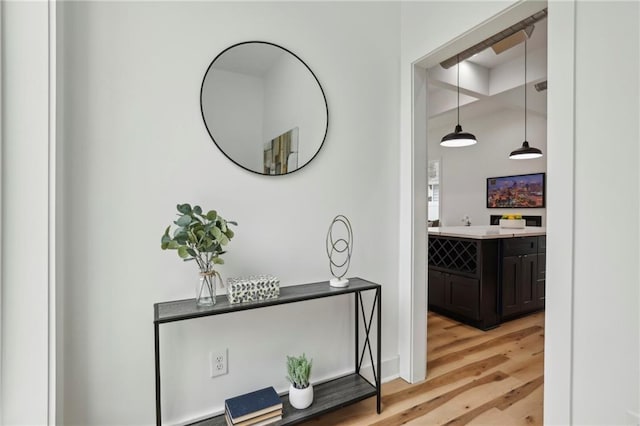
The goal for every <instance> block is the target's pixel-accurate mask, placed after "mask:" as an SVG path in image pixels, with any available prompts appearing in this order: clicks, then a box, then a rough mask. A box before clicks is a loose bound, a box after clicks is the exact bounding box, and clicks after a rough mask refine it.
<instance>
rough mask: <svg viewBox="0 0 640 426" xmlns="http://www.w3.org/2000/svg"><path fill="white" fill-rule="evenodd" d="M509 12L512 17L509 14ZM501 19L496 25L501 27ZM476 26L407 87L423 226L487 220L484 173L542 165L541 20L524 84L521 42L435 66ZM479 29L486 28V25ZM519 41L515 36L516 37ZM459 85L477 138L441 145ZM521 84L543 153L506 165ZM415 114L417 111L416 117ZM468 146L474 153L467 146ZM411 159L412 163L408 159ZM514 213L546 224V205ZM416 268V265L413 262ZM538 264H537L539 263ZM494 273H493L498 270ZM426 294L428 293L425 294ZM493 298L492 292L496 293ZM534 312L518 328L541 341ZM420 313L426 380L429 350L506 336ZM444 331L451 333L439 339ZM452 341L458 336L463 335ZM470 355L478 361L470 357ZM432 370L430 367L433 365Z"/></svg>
mask: <svg viewBox="0 0 640 426" xmlns="http://www.w3.org/2000/svg"><path fill="white" fill-rule="evenodd" d="M533 7H535V6H534V5H532V4H528V5H527V8H528V9H527V10H525V9H526V8H523V9H521V10H520V11H518V12H517V13H516V12H514V10H515V9H516V8H517V7H514V8H512V10H511V12H514V13H513V15H512V16H511V17H510V18H511V19H512V21H511V22H506V21H505V19H506V18H505V16H506V15H507V14H506V13H505V14H503V15H501V16H499V17H496V18H495V19H493V20H492V21H490V22H487V23H486V24H484V26H491V27H493V28H495V30H496V32H498V31H501V30H503V29H504V28H508V27H509V26H512V25H513V24H516V23H517V22H520V21H521V20H523V19H524V18H526V17H527V16H530V15H531V14H532V13H536V12H539V11H540V10H542V9H543V8H544V7H546V5H541V4H540V3H538V6H537V7H539V9H538V10H533V9H532V8H533ZM518 15H520V16H518ZM516 17H517V19H515V18H516ZM505 22H506V25H505ZM500 25H502V26H501V27H500ZM477 30H478V29H477V28H476V29H475V30H473V31H470V32H469V33H467V34H464V36H461V37H460V38H458V39H456V40H454V41H452V42H450V43H449V44H447V45H445V46H443V47H441V48H440V49H438V50H436V51H434V52H432V53H430V54H429V55H427V56H425V57H424V58H423V59H421V60H419V61H417V62H415V63H414V90H415V87H416V86H420V84H416V83H417V82H418V83H421V84H422V85H423V86H424V89H423V92H422V93H415V92H414V133H415V134H414V149H416V150H417V148H416V144H417V143H418V142H416V141H420V140H425V139H426V140H427V141H428V142H427V143H428V147H427V148H426V151H427V153H426V156H425V157H427V161H428V172H427V173H424V174H425V175H426V178H427V179H426V180H427V182H425V183H424V186H425V188H424V189H425V192H427V191H428V194H427V197H426V198H428V197H431V198H428V199H429V200H430V201H431V204H429V205H428V206H425V208H424V211H425V213H427V214H428V216H427V217H426V218H425V219H427V220H428V221H429V222H428V225H433V224H434V221H435V220H437V221H438V222H436V223H437V224H439V225H440V226H464V225H467V224H469V222H470V224H471V225H472V226H485V227H488V226H489V225H490V217H491V214H492V213H493V214H494V215H495V213H503V210H493V209H492V210H490V209H488V208H487V204H486V196H487V195H486V182H487V178H489V177H491V176H506V175H515V174H526V172H530V173H534V172H542V173H545V172H546V128H547V125H546V91H544V90H543V91H536V89H535V87H534V85H535V84H537V83H541V82H543V81H546V19H543V20H541V21H540V22H537V23H536V28H535V30H534V31H533V33H530V34H527V43H530V44H529V46H528V48H529V52H528V55H529V56H528V60H529V65H528V72H529V75H528V76H527V78H526V83H525V81H524V76H523V72H524V69H523V57H524V52H523V50H524V49H523V44H522V43H514V45H513V46H511V48H508V49H505V50H504V51H503V52H501V53H500V54H495V53H493V54H492V55H489V54H484V57H483V54H482V53H481V52H477V53H478V55H477V56H476V57H469V58H468V59H466V60H465V61H461V62H462V63H460V64H459V65H458V63H457V62H455V65H454V66H453V67H451V66H450V67H449V69H448V70H447V69H445V68H444V67H442V66H441V65H440V64H441V63H442V62H444V61H446V60H447V59H450V58H452V57H455V56H456V54H458V53H460V52H462V51H464V50H465V49H468V48H469V47H470V46H472V45H473V44H474V43H477V42H479V41H482V40H484V38H485V37H482V36H480V37H482V38H481V39H476V40H472V41H470V40H471V39H472V38H473V35H474V33H475V32H477ZM484 31H485V32H486V28H485V29H484ZM481 33H482V31H481V32H480V34H481ZM533 34H536V37H535V39H533ZM523 41H524V40H521V42H523ZM539 43H540V44H539ZM489 47H490V46H489ZM500 55H503V56H500ZM457 66H460V73H461V76H460V83H459V84H460V85H459V86H457V84H456V71H457V70H456V67H457ZM534 70H535V71H534ZM465 79H466V80H465ZM492 79H493V80H492ZM458 87H460V95H461V96H460V106H461V112H460V121H461V122H462V123H461V124H462V125H463V127H464V129H465V131H466V132H470V133H474V134H475V135H476V137H477V138H478V144H477V145H475V146H472V147H470V148H440V147H439V142H440V138H441V137H442V136H444V135H445V134H447V133H450V132H451V131H452V130H453V128H454V126H455V124H457V123H456V118H455V114H456V112H457V111H456V104H457V102H456V97H455V94H454V91H455V90H456V89H457V88H458ZM524 90H528V92H527V96H528V97H529V99H528V102H527V108H526V110H527V114H528V117H527V118H528V121H529V123H528V125H529V128H528V134H529V135H530V136H529V138H530V139H531V140H532V141H533V140H535V142H532V145H534V146H537V147H539V148H541V149H542V151H543V152H544V153H545V156H544V157H543V160H542V161H538V162H537V163H535V162H529V163H528V164H527V162H520V164H518V165H512V164H509V162H512V163H513V162H515V161H514V160H509V159H508V156H509V153H510V152H511V151H512V150H514V149H516V148H518V147H519V145H520V144H521V143H522V141H523V135H524V119H525V117H524V111H525V106H524V99H523V98H524V94H523V93H524V92H523V91H524ZM531 91H535V92H536V93H535V95H532V92H531ZM420 102H424V103H425V104H426V105H425V106H424V107H422V106H419V105H417V104H419V103H420ZM416 111H417V113H416ZM420 113H424V114H423V115H422V117H421V116H420ZM420 119H422V120H424V121H426V120H427V119H428V123H417V120H420ZM476 129H478V130H476ZM416 130H417V132H416ZM421 132H423V133H424V138H422V136H423V134H422V133H421ZM472 150H473V151H474V152H471V151H472ZM414 153H415V151H414ZM414 155H415V154H414ZM414 164H417V162H416V161H415V159H414ZM436 164H437V165H436ZM424 167H427V165H424ZM436 167H437V170H438V176H437V179H436V178H435V177H434V176H431V175H432V174H433V173H432V172H433V171H434V169H436ZM414 177H415V176H414ZM435 190H437V192H436V191H435ZM436 196H437V197H436ZM434 202H437V203H438V205H437V206H436V205H434ZM510 211H513V210H510ZM434 213H437V216H438V217H437V218H436V217H431V216H432V214H434ZM505 213H506V212H505ZM519 213H523V214H527V215H531V214H535V215H540V216H541V217H542V222H543V225H546V210H545V209H540V210H539V211H536V212H535V213H532V212H531V211H519ZM427 239H428V238H427ZM423 249H424V252H425V254H426V251H427V248H426V247H424V248H423ZM419 252H420V250H415V249H414V264H417V263H418V262H419V261H420V260H421V259H420V257H419V256H417V255H416V254H417V253H419ZM425 257H426V256H425ZM418 267H419V266H416V268H418ZM496 269H498V267H496ZM542 269H543V270H544V267H543V268H542ZM496 273H497V274H499V272H498V271H496ZM416 275H417V274H416ZM416 275H414V277H415V276H416ZM425 282H429V285H430V284H431V276H429V280H428V281H427V280H425ZM414 283H415V284H414V285H420V282H419V281H414ZM430 296H431V294H430V293H429V297H430ZM498 297H499V296H498V295H496V299H498ZM498 303H500V301H499V300H496V306H497V305H498ZM414 306H415V305H414ZM496 309H499V308H496ZM426 310H427V307H426V306H425V312H426ZM537 311H538V312H537V313H535V314H533V315H532V317H531V318H537V319H538V320H539V321H538V322H537V323H536V324H529V325H527V326H525V327H524V328H525V329H527V330H528V331H527V332H525V334H527V333H529V332H532V330H534V329H535V330H538V331H539V333H537V334H536V332H532V333H531V334H530V335H529V334H527V336H531V338H530V340H532V341H533V340H535V341H536V342H537V343H540V342H542V345H543V343H544V333H543V332H542V330H543V327H544V313H540V311H539V310H537ZM532 312H533V311H532ZM440 313H442V312H440ZM501 314H502V312H501V311H498V313H497V315H498V316H501ZM425 318H428V323H427V324H426V331H427V333H426V335H427V336H429V339H430V340H429V342H428V343H427V345H426V353H427V365H426V369H427V370H426V371H427V382H429V378H430V377H432V376H431V374H430V373H431V371H430V370H431V369H433V370H437V369H438V368H440V365H439V361H437V359H438V357H435V358H434V357H433V355H434V354H437V352H438V351H439V350H442V347H444V348H448V349H451V348H454V347H458V348H459V349H460V350H461V351H462V350H468V349H470V348H472V347H473V346H475V345H471V346H466V343H465V342H471V343H474V342H475V343H476V344H477V345H479V346H478V348H485V347H487V345H489V343H488V342H490V341H491V340H493V339H498V340H497V342H498V343H499V342H503V339H505V338H506V337H504V336H502V337H500V336H498V337H492V338H490V339H488V340H487V339H485V338H483V337H482V334H480V335H479V336H477V337H470V335H468V336H466V337H464V336H463V334H464V333H461V331H463V330H464V331H465V332H469V333H471V331H473V330H472V329H470V328H469V327H468V326H467V325H463V324H462V323H460V322H454V323H447V321H450V319H447V318H446V317H442V316H440V315H439V314H434V313H429V315H428V316H427V315H425ZM513 318H515V316H514V317H513ZM531 318H530V319H531ZM511 319H512V318H511ZM438 324H440V325H442V324H446V325H445V326H444V327H445V328H444V329H438V327H439V326H438ZM512 324H515V322H513V323H510V324H509V327H503V328H502V330H504V331H505V333H504V335H505V336H506V335H508V334H510V333H511V332H512V331H513V330H510V327H514V326H513V325H512ZM531 327H534V328H531ZM481 333H482V332H481ZM516 334H517V333H516ZM461 336H462V337H461ZM513 336H516V335H513V334H512V335H511V336H510V337H513ZM516 337H517V336H516ZM432 338H433V339H432ZM447 338H449V339H450V340H446V339H447ZM451 338H453V340H451ZM520 338H524V339H525V340H526V339H529V337H522V336H521V337H517V339H516V340H518V339H520ZM437 339H440V340H437ZM443 339H444V340H443ZM464 339H467V340H464ZM474 339H475V340H474ZM456 340H463V342H459V341H456ZM518 341H519V340H518ZM493 343H496V341H493ZM503 343H504V342H503ZM525 343H526V342H525ZM527 345H528V343H527V344H525V346H527ZM476 349H477V348H476ZM533 351H534V352H535V357H537V359H538V360H539V364H538V365H537V366H533V367H532V366H529V367H527V368H528V369H529V371H530V372H531V371H534V370H536V369H537V372H538V373H540V380H539V381H540V383H539V385H540V392H539V394H538V396H537V398H538V399H539V402H540V413H539V415H537V416H536V417H537V418H538V421H540V422H541V421H542V418H541V405H542V398H543V397H542V392H541V389H542V388H541V383H542V382H541V380H542V375H543V362H542V360H543V358H544V354H543V351H542V350H541V349H533ZM440 355H442V354H440ZM451 356H453V355H451ZM429 361H431V364H432V365H430V364H429ZM472 361H473V360H472ZM475 361H478V360H477V359H476V360H475ZM475 361H473V362H475ZM461 367H464V366H461ZM438 371H439V370H438ZM435 372H436V373H437V371H435ZM440 372H441V371H440ZM534 374H535V372H534ZM437 375H439V373H437Z"/></svg>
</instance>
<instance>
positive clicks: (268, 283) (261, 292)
mask: <svg viewBox="0 0 640 426" xmlns="http://www.w3.org/2000/svg"><path fill="white" fill-rule="evenodd" d="M279 295H280V280H279V279H278V278H277V277H274V276H273V275H257V276H251V277H248V278H229V279H228V280H227V297H228V298H229V303H240V302H254V301H257V300H267V299H274V298H276V297H278V296H279Z"/></svg>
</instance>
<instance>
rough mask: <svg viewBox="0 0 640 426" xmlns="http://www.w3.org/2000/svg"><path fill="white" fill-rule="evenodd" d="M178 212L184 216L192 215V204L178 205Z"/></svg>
mask: <svg viewBox="0 0 640 426" xmlns="http://www.w3.org/2000/svg"><path fill="white" fill-rule="evenodd" d="M178 211H179V212H180V213H182V214H190V213H191V205H190V204H178Z"/></svg>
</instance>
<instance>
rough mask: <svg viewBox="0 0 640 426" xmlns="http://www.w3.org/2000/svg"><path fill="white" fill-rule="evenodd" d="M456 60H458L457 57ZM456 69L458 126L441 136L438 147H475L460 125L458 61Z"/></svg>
mask: <svg viewBox="0 0 640 426" xmlns="http://www.w3.org/2000/svg"><path fill="white" fill-rule="evenodd" d="M458 59H460V58H459V57H458ZM456 68H457V70H458V124H457V125H456V129H455V130H454V131H453V133H449V134H448V135H445V136H443V137H442V140H441V141H440V145H442V146H446V147H453V148H458V147H462V146H469V145H475V144H476V143H477V142H478V141H477V140H476V137H475V136H473V135H472V134H471V133H467V132H463V131H462V126H461V125H460V61H458V65H457V66H456Z"/></svg>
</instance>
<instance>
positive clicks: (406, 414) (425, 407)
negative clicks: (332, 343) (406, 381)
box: [371, 371, 509, 426]
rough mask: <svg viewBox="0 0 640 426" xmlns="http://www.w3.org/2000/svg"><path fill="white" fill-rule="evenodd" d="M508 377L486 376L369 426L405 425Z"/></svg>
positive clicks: (501, 375)
mask: <svg viewBox="0 0 640 426" xmlns="http://www.w3.org/2000/svg"><path fill="white" fill-rule="evenodd" d="M508 377H509V376H508V375H506V374H504V373H502V372H499V371H498V372H496V373H492V374H489V375H487V376H484V377H481V378H479V379H476V380H473V381H471V382H470V383H467V384H465V385H463V386H460V387H458V388H455V389H453V390H450V391H449V392H446V393H444V394H442V395H438V396H436V397H435V398H432V399H430V400H428V401H426V402H423V403H421V404H417V405H414V406H413V407H411V408H410V409H408V410H405V411H402V412H401V413H398V414H396V415H393V416H390V417H388V418H386V419H384V420H380V421H378V422H375V423H372V425H371V426H395V425H402V424H405V423H407V422H409V421H411V420H414V419H417V418H418V417H421V416H424V415H425V414H427V413H429V412H430V411H431V410H434V409H436V408H437V407H440V406H441V405H443V404H446V403H447V402H449V401H451V400H452V399H453V398H455V397H456V396H458V395H460V394H462V393H464V392H466V391H468V390H470V389H473V388H474V387H477V386H482V385H486V384H490V383H494V382H499V381H501V380H504V379H506V378H508Z"/></svg>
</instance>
